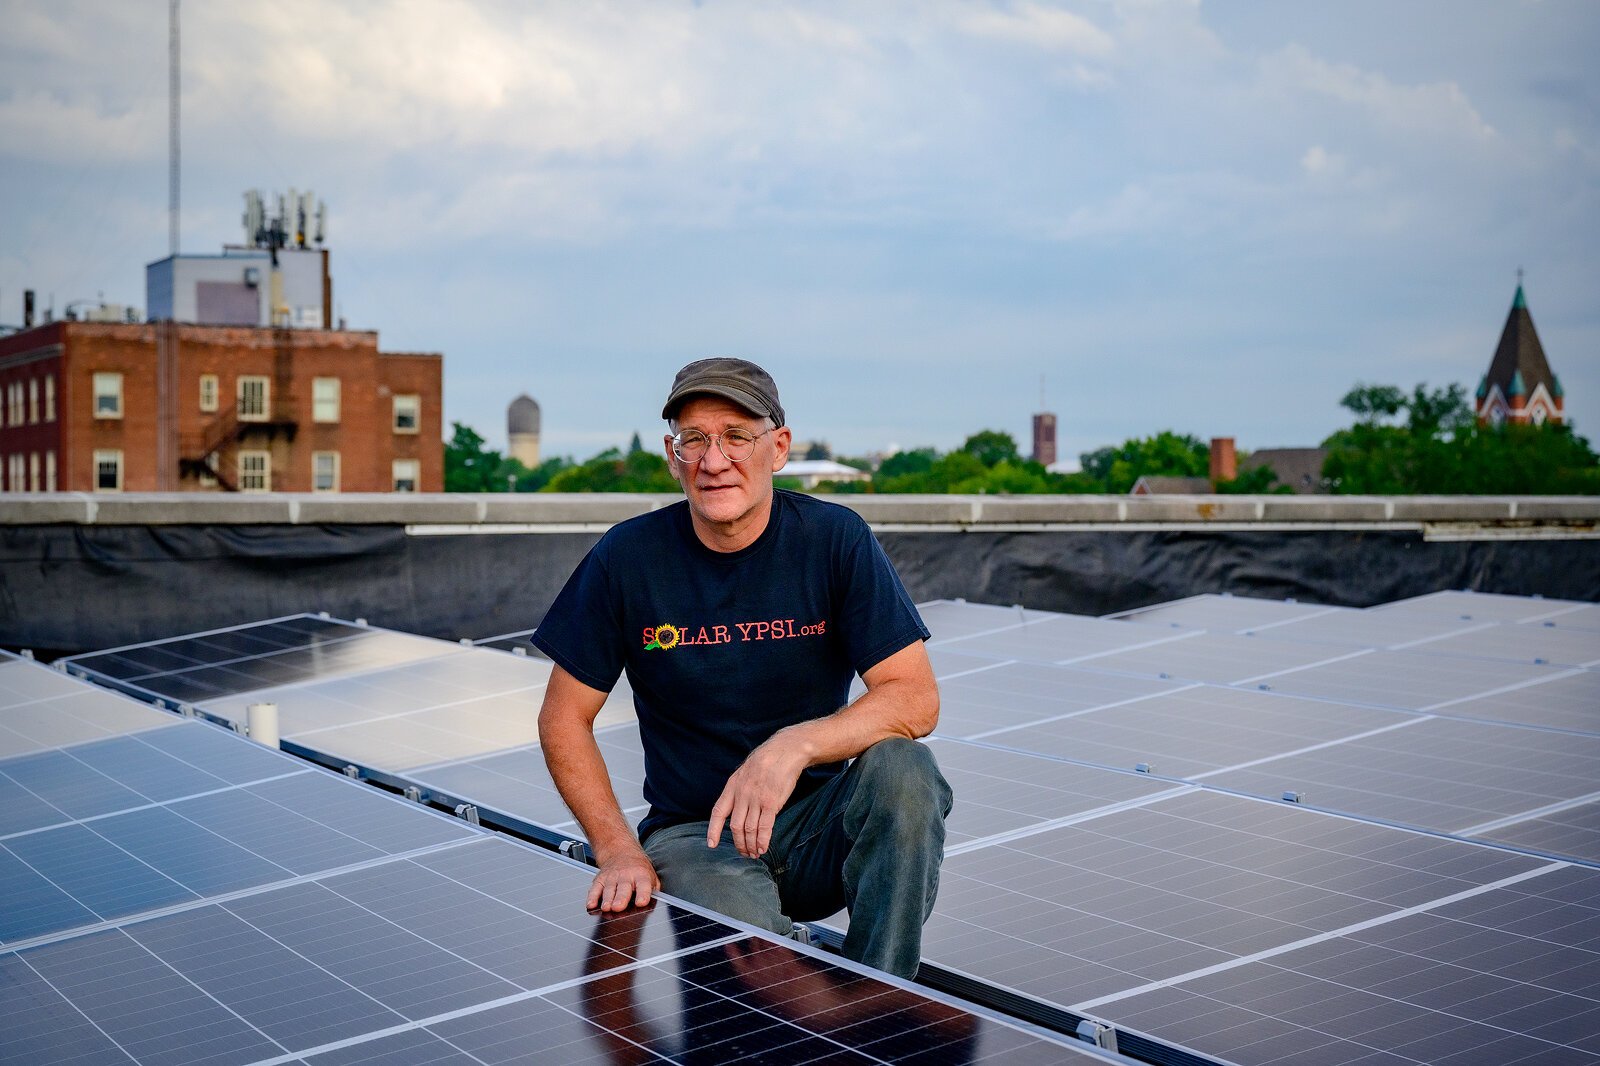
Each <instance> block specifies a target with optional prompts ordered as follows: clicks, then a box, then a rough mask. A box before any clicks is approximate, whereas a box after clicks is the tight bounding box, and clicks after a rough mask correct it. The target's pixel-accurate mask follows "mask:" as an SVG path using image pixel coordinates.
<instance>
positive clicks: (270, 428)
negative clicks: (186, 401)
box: [178, 329, 300, 492]
mask: <svg viewBox="0 0 1600 1066" xmlns="http://www.w3.org/2000/svg"><path fill="white" fill-rule="evenodd" d="M273 332H274V334H275V335H277V334H282V336H276V337H275V340H276V341H277V352H276V353H275V356H274V359H273V363H274V373H273V375H272V386H273V387H272V397H271V402H270V403H269V404H268V409H267V417H266V418H241V417H239V406H238V401H235V402H233V403H231V404H229V405H228V406H226V407H224V408H223V409H222V411H221V412H220V413H219V414H218V415H217V416H216V417H215V418H213V419H212V420H211V421H210V422H208V423H206V425H205V426H203V427H202V428H201V429H200V430H199V431H198V432H194V433H186V434H184V435H183V438H182V440H181V441H180V442H179V447H180V451H181V457H180V458H179V460H178V470H179V474H180V476H185V477H187V476H190V475H192V476H194V477H199V478H210V479H213V480H215V481H216V483H217V484H218V485H220V486H221V487H222V488H223V490H224V491H226V492H238V491H239V483H238V479H237V477H236V472H237V470H238V455H239V452H240V450H241V449H242V448H244V446H245V445H246V443H249V444H258V445H261V446H263V447H266V448H268V449H270V446H271V443H272V442H273V441H275V440H277V439H278V437H279V436H282V437H283V439H284V440H286V441H293V440H294V438H295V434H296V433H297V432H298V431H299V429H300V423H299V421H298V420H297V419H296V418H295V397H294V394H293V392H292V391H291V387H292V385H293V383H294V378H293V373H292V365H293V364H292V361H291V352H290V349H289V345H288V343H287V341H288V337H287V334H288V332H289V331H288V330H287V329H281V330H274V331H273Z"/></svg>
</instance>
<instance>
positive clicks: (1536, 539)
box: [0, 493, 1600, 656]
mask: <svg viewBox="0 0 1600 1066" xmlns="http://www.w3.org/2000/svg"><path fill="white" fill-rule="evenodd" d="M678 498H679V497H677V496H675V495H622V494H574V495H559V494H544V493H536V494H526V495H507V494H487V495H455V494H434V495H428V494H419V495H403V496H402V495H393V494H387V493H385V494H372V495H358V494H345V495H291V494H269V495H259V496H247V495H240V494H230V495H223V494H208V495H199V494H193V493H183V494H177V493H174V494H166V495H162V494H148V495H143V494H131V493H130V494H121V495H111V494H106V495H89V494H72V493H60V494H53V495H33V496H30V495H10V496H0V646H6V647H10V648H19V647H28V648H34V649H37V650H38V651H39V652H40V653H41V654H43V655H45V656H49V655H50V654H52V653H72V652H81V651H88V650H91V649H100V648H109V647H116V646H120V645H124V644H132V643H137V642H141V641H146V640H156V639H161V638H164V637H169V636H174V635H177V634H182V633H194V632H198V631H201V630H208V629H216V628H222V627H226V626H231V625H239V624H243V623H247V622H252V621H258V620H260V619H263V618H271V617H277V616H281V615H286V614H296V613H299V612H302V611H318V610H325V611H328V612H330V613H332V614H333V615H335V616H337V617H342V618H366V619H368V620H370V621H371V622H372V623H373V624H375V625H380V626H387V627H389V628H392V629H401V630H406V631H408V632H413V633H424V634H427V635H430V636H437V637H445V638H450V639H455V638H461V637H467V638H482V637H489V636H495V635H497V634H501V633H507V632H511V631H514V630H522V629H527V628H530V627H532V626H535V625H537V624H538V623H539V622H540V621H541V620H542V619H543V618H544V613H545V611H546V610H548V609H549V605H550V603H551V602H552V600H553V599H554V598H555V596H556V594H557V593H558V592H559V591H560V589H561V586H562V585H563V583H565V581H566V579H567V575H568V574H570V573H571V572H572V569H573V567H574V566H576V565H577V563H578V561H579V560H581V559H582V558H583V556H584V553H586V552H587V551H588V550H589V549H590V547H591V546H593V544H594V543H595V541H596V540H597V539H598V538H599V537H600V536H601V534H602V533H603V532H604V531H605V530H606V529H607V528H608V527H610V526H611V525H613V524H615V523H617V522H620V521H623V520H625V519H627V518H630V517H632V516H634V515H638V514H643V513H645V512H647V511H650V510H653V509H656V508H660V507H664V506H667V505H670V504H671V503H673V502H674V501H675V500H677V499H678ZM833 498H834V499H835V500H837V501H838V502H839V503H841V504H844V505H845V506H848V507H851V508H853V509H855V510H856V511H858V512H859V513H860V514H861V515H862V516H863V517H864V518H865V519H866V520H867V521H868V522H870V523H871V524H872V526H873V529H874V531H875V532H876V534H877V537H878V540H879V542H880V543H881V544H882V545H883V548H884V551H885V552H886V553H887V554H888V556H889V558H890V559H891V560H892V561H893V562H894V565H895V567H896V568H897V569H898V570H899V572H900V576H901V579H902V580H903V581H904V582H905V585H906V589H907V591H908V592H909V593H910V594H911V597H912V598H913V599H914V600H917V601H919V602H921V601H927V600H933V599H940V598H955V597H961V598H965V599H967V600H971V601H973V602H977V603H1000V604H1011V603H1022V604H1026V605H1027V606H1029V607H1034V608H1038V609H1041V610H1050V611H1066V612H1070V613H1075V614H1089V615H1099V614H1109V613H1112V612H1116V611H1125V610H1129V609H1132V608H1135V607H1142V606H1146V605H1148V604H1152V603H1160V602H1164V601H1167V600H1174V599H1179V598H1182V597H1184V596H1192V595H1195V594H1197V593H1204V592H1229V593H1233V594H1235V595H1241V596H1258V597H1265V598H1276V599H1284V598H1294V599H1297V600H1300V601H1302V602H1307V603H1324V604H1332V605H1341V606H1351V607H1364V606H1369V605H1372V604H1376V603H1385V602H1389V601H1392V600H1397V599H1403V598H1405V597H1407V596H1415V595H1420V594H1423V593H1427V592H1434V591H1438V590H1441V589H1474V590H1477V591H1482V592H1507V593H1515V594H1518V595H1542V596H1546V597H1551V598H1561V599H1574V600H1586V601H1600V499H1595V498H1593V497H1578V498H1565V497H1540V498H1519V499H1502V498H1482V497H1476V498H1475V497H1403V498H1374V497H1330V496H1322V497H1304V496H1159V497H1143V498H1135V497H1128V496H1012V497H1006V496H836V497H833Z"/></svg>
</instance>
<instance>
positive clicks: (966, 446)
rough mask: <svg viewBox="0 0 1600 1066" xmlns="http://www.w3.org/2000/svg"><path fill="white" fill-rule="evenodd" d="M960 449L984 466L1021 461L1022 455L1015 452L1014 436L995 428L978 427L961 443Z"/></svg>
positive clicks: (1015, 442)
mask: <svg viewBox="0 0 1600 1066" xmlns="http://www.w3.org/2000/svg"><path fill="white" fill-rule="evenodd" d="M961 450H962V451H964V452H966V453H967V454H968V455H971V456H975V457H976V458H977V460H978V461H979V462H980V463H982V464H983V465H984V466H995V465H997V464H999V463H1019V462H1021V461H1022V456H1020V455H1018V454H1017V441H1016V438H1015V437H1013V436H1012V435H1011V434H1009V433H1002V432H1000V431H999V430H997V429H980V430H979V431H978V432H976V433H974V434H973V435H972V436H970V437H968V438H967V439H966V440H965V441H964V442H963V443H962V445H961Z"/></svg>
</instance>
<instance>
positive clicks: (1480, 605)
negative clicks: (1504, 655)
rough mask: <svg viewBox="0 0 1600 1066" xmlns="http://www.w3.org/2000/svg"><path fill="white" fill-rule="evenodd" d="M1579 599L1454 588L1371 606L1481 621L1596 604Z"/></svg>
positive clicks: (1515, 618)
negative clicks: (1511, 594)
mask: <svg viewBox="0 0 1600 1066" xmlns="http://www.w3.org/2000/svg"><path fill="white" fill-rule="evenodd" d="M1593 606H1594V605H1593V604H1585V603H1582V602H1580V601H1578V600H1547V599H1545V598H1543V597H1541V596H1508V595H1504V594H1501V593H1495V592H1468V591H1464V590H1457V589H1451V590H1447V591H1444V592H1430V593H1428V594H1427V595H1425V596H1413V597H1411V598H1410V599H1405V600H1395V601H1394V602H1392V603H1385V604H1380V605H1378V606H1376V607H1372V608H1369V610H1371V611H1373V612H1375V613H1377V612H1381V613H1382V614H1383V615H1384V616H1385V617H1391V618H1392V617H1396V616H1400V615H1406V616H1410V617H1415V618H1459V619H1462V620H1464V621H1480V622H1524V621H1531V620H1535V619H1543V618H1551V617H1555V616H1557V615H1561V614H1565V613H1567V612H1571V611H1574V610H1580V609H1583V608H1591V609H1592V608H1593Z"/></svg>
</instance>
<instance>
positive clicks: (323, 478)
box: [311, 452, 339, 492]
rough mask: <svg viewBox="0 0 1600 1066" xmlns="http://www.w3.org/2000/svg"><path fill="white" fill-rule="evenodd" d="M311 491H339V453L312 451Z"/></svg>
mask: <svg viewBox="0 0 1600 1066" xmlns="http://www.w3.org/2000/svg"><path fill="white" fill-rule="evenodd" d="M311 491H312V492H338V491H339V453H338V452H312V453H311Z"/></svg>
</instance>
